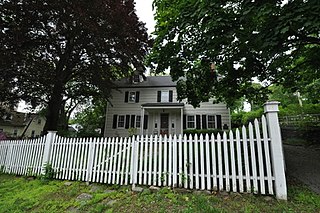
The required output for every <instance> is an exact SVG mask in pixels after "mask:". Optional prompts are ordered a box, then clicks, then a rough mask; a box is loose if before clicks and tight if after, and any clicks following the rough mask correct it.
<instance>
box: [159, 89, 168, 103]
mask: <svg viewBox="0 0 320 213" xmlns="http://www.w3.org/2000/svg"><path fill="white" fill-rule="evenodd" d="M164 93H166V94H168V95H167V96H163V94H164ZM169 96H170V92H169V90H161V95H160V103H169Z"/></svg>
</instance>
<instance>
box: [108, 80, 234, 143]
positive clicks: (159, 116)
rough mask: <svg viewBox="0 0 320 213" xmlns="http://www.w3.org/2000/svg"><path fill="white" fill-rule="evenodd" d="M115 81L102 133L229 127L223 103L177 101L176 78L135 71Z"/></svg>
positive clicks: (165, 131) (228, 115) (156, 132)
mask: <svg viewBox="0 0 320 213" xmlns="http://www.w3.org/2000/svg"><path fill="white" fill-rule="evenodd" d="M116 85H117V88H116V89H114V90H113V91H112V99H111V101H110V103H109V104H108V106H107V110H106V121H105V131H104V136H105V137H114V136H121V137H126V136H128V135H130V133H131V134H132V133H136V134H143V135H160V134H161V135H165V134H168V135H169V134H171V135H172V134H181V133H183V130H184V129H222V128H230V127H231V121H230V110H229V109H228V108H227V107H226V105H225V104H223V103H220V104H213V103H212V102H206V103H201V104H200V107H198V108H193V107H192V106H191V105H189V104H186V103H185V102H179V101H177V91H176V82H173V81H172V79H171V77H170V76H148V77H142V76H141V75H135V76H133V77H132V78H129V79H123V80H121V81H118V82H116Z"/></svg>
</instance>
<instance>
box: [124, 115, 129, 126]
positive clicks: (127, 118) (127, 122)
mask: <svg viewBox="0 0 320 213" xmlns="http://www.w3.org/2000/svg"><path fill="white" fill-rule="evenodd" d="M129 124H130V115H126V125H125V128H126V129H129Z"/></svg>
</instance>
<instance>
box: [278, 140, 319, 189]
mask: <svg viewBox="0 0 320 213" xmlns="http://www.w3.org/2000/svg"><path fill="white" fill-rule="evenodd" d="M283 148H284V156H285V161H286V172H287V174H288V175H290V176H293V177H295V178H297V179H298V180H300V181H301V182H303V183H305V184H306V185H308V186H309V187H310V188H311V189H312V190H313V191H315V192H316V193H318V194H320V148H319V147H318V148H315V147H312V148H306V147H303V146H290V145H284V147H283Z"/></svg>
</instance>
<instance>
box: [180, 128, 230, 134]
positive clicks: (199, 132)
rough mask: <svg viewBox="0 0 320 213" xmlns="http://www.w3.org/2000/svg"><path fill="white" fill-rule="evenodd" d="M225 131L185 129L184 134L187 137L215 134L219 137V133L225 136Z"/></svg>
mask: <svg viewBox="0 0 320 213" xmlns="http://www.w3.org/2000/svg"><path fill="white" fill-rule="evenodd" d="M223 132H224V131H223V130H220V129H184V130H183V134H186V135H187V136H189V135H192V136H194V135H198V136H200V135H201V134H202V135H204V136H205V135H206V134H208V135H211V134H214V135H217V134H218V133H220V135H221V134H223Z"/></svg>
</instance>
